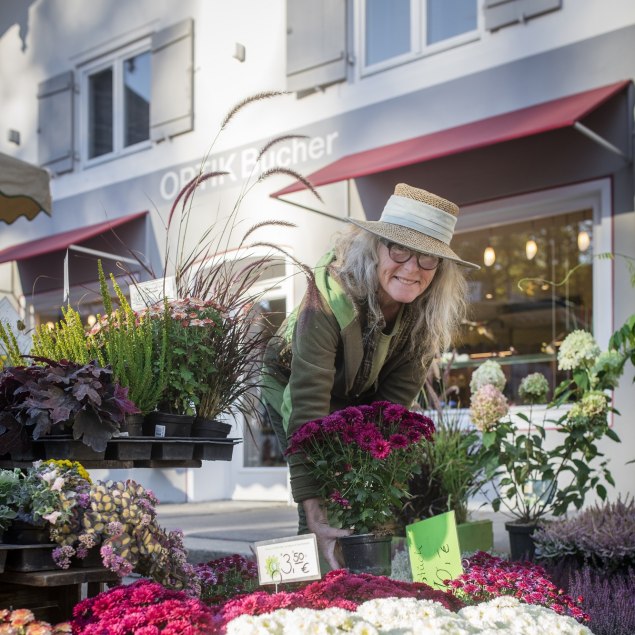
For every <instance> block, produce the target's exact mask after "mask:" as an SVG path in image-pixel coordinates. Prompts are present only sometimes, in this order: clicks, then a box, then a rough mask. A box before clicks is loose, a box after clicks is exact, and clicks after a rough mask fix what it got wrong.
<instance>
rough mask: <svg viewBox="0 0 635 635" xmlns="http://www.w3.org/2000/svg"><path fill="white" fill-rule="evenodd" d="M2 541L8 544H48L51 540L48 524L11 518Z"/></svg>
mask: <svg viewBox="0 0 635 635" xmlns="http://www.w3.org/2000/svg"><path fill="white" fill-rule="evenodd" d="M4 542H5V543H6V544H8V545H48V544H50V542H51V536H50V532H49V526H48V524H47V525H45V526H38V525H32V524H31V523H26V522H24V521H23V520H17V519H16V520H13V521H12V522H11V524H10V525H9V527H8V528H7V531H6V532H5V534H4Z"/></svg>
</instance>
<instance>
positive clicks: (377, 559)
mask: <svg viewBox="0 0 635 635" xmlns="http://www.w3.org/2000/svg"><path fill="white" fill-rule="evenodd" d="M337 542H338V543H339V545H340V548H341V550H342V557H343V559H344V566H345V567H346V568H347V569H348V570H349V571H350V572H351V573H370V574H372V575H390V573H391V571H392V567H391V546H392V536H378V535H377V534H353V535H352V536H343V537H341V538H338V539H337Z"/></svg>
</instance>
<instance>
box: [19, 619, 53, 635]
mask: <svg viewBox="0 0 635 635" xmlns="http://www.w3.org/2000/svg"><path fill="white" fill-rule="evenodd" d="M24 633H25V635H52V634H53V628H52V627H51V625H50V624H49V623H48V622H32V623H31V624H29V625H28V626H27V627H26V631H25V632H24Z"/></svg>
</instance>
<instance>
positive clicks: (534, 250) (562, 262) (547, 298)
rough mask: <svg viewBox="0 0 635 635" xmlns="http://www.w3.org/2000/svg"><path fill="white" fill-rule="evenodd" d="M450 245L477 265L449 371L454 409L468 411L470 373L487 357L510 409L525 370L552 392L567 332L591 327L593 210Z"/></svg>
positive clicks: (463, 237) (477, 234)
mask: <svg viewBox="0 0 635 635" xmlns="http://www.w3.org/2000/svg"><path fill="white" fill-rule="evenodd" d="M452 246H453V248H454V249H455V250H456V252H457V253H459V254H461V257H463V258H465V259H466V260H469V261H471V262H475V263H477V264H480V265H481V269H480V271H475V272H473V273H471V274H470V276H469V288H470V310H469V319H468V321H467V322H466V323H465V324H464V325H463V328H462V332H461V334H460V337H459V338H457V340H456V342H455V348H456V350H457V352H458V356H457V358H456V360H455V362H454V363H453V366H452V371H451V373H450V375H451V383H452V384H453V385H456V386H457V387H458V396H457V401H458V402H459V405H460V406H463V407H467V406H468V405H469V400H470V391H469V383H470V378H471V374H472V372H473V370H474V369H475V368H476V367H477V365H478V364H479V363H480V362H482V361H484V360H487V359H492V358H493V359H496V361H498V362H499V363H500V364H501V365H502V367H503V370H504V372H505V375H506V376H507V386H506V388H505V394H506V396H507V398H508V400H509V401H510V403H517V399H518V397H517V395H518V386H519V384H520V381H521V380H522V378H523V377H525V376H526V375H527V374H529V373H532V372H542V373H543V374H544V375H545V376H546V377H547V379H548V380H549V383H550V385H551V387H552V389H553V388H554V387H555V386H556V385H557V384H558V383H559V382H560V381H561V380H562V379H564V375H561V374H560V373H558V372H557V364H556V354H557V350H558V347H559V345H560V343H561V342H562V340H563V339H564V338H565V337H566V335H567V334H568V333H570V332H571V331H573V330H576V329H586V330H589V331H590V330H592V328H593V313H592V309H593V275H592V274H593V220H592V211H591V210H590V209H589V210H582V211H577V212H572V213H569V214H564V215H559V216H552V217H549V218H542V219H539V220H535V221H523V222H518V223H513V224H508V225H501V226H497V227H492V228H491V229H489V228H488V229H480V230H476V231H469V232H464V233H460V234H457V235H456V236H455V238H454V240H453V242H452ZM553 283H555V284H553Z"/></svg>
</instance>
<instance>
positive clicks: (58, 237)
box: [0, 210, 148, 264]
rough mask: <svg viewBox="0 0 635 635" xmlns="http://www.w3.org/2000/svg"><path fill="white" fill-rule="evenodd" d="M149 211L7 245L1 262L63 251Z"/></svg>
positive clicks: (0, 256) (1, 256) (1, 252)
mask: <svg viewBox="0 0 635 635" xmlns="http://www.w3.org/2000/svg"><path fill="white" fill-rule="evenodd" d="M147 213H148V212H147V210H146V211H144V212H137V213H136V214H130V215H129V216H122V217H120V218H115V219H113V220H108V221H104V222H103V223H97V224H96V225H87V226H85V227H78V228H77V229H71V230H70V231H67V232H62V233H61V234H54V235H53V236H45V237H44V238H38V239H36V240H31V241H29V242H27V243H21V244H19V245H13V246H11V247H7V248H6V249H3V250H2V251H0V264H1V263H3V262H10V261H12V260H26V259H27V258H35V257H36V256H43V255H45V254H50V253H52V252H54V251H62V250H64V249H66V248H68V246H69V245H74V244H76V243H81V242H84V241H86V240H88V239H90V238H95V236H99V235H100V234H105V233H106V232H108V231H110V230H111V229H115V228H116V227H120V226H121V225H125V224H126V223H130V222H132V221H133V220H136V219H137V218H142V217H143V216H145V215H146V214H147Z"/></svg>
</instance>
